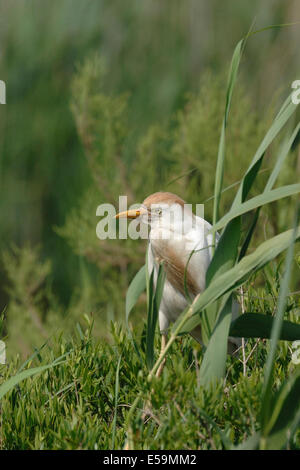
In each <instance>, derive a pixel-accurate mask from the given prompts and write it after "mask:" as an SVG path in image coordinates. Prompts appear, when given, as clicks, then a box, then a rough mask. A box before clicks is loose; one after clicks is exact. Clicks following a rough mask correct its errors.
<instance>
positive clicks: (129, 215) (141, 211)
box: [115, 207, 147, 219]
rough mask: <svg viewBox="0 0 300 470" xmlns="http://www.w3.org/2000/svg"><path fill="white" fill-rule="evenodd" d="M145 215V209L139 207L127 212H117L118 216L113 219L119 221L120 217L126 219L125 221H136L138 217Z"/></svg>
mask: <svg viewBox="0 0 300 470" xmlns="http://www.w3.org/2000/svg"><path fill="white" fill-rule="evenodd" d="M144 214H147V209H145V208H144V207H139V208H138V209H130V210H129V211H124V212H119V214H117V215H115V219H121V218H122V217H126V218H127V219H136V218H137V217H139V216H140V215H144Z"/></svg>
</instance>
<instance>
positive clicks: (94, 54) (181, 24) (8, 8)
mask: <svg viewBox="0 0 300 470" xmlns="http://www.w3.org/2000/svg"><path fill="white" fill-rule="evenodd" d="M0 6H1V9H0V12H1V16H0V18H1V28H0V39H1V42H0V44H1V53H0V78H1V80H4V81H5V82H6V87H7V104H6V105H5V106H4V105H3V106H1V113H0V185H1V186H0V187H1V198H0V240H1V252H2V255H1V264H0V278H1V282H0V309H1V311H2V310H4V312H5V317H6V320H5V325H6V326H5V328H6V330H5V333H6V334H8V341H10V344H11V349H10V350H11V351H12V352H14V351H18V352H20V353H21V354H23V355H24V354H27V353H29V352H30V351H31V349H32V347H33V346H38V345H39V344H40V342H41V341H42V339H41V338H43V337H44V338H46V337H47V335H48V334H50V333H51V331H52V330H53V328H56V327H57V326H59V325H63V326H65V327H66V328H67V325H68V322H70V324H72V322H73V321H74V319H75V318H77V317H78V318H79V317H80V315H83V314H84V313H89V312H93V314H94V316H95V319H96V330H97V331H98V332H99V334H105V331H106V325H107V322H108V321H110V320H111V319H114V318H119V317H122V315H123V314H124V295H125V290H126V286H127V285H128V282H129V281H130V279H131V278H132V276H133V274H134V272H135V271H136V270H137V269H138V267H139V266H140V265H141V264H142V262H143V256H144V255H143V253H144V248H145V245H144V243H143V242H140V241H137V242H135V243H133V242H132V241H130V240H129V241H110V242H108V241H106V242H101V241H99V240H98V239H97V238H96V234H95V229H96V224H97V222H98V220H97V218H96V215H95V213H96V207H97V205H99V204H101V203H102V202H113V203H114V204H117V203H118V196H119V194H127V195H128V197H129V203H133V202H141V201H142V200H143V199H144V197H146V196H147V195H148V194H149V193H150V192H154V191H157V190H160V189H162V190H164V189H165V190H170V191H174V192H178V193H179V194H180V195H181V196H182V197H184V198H186V199H187V200H188V201H189V202H193V203H195V202H204V201H205V200H206V199H207V198H209V197H210V196H211V195H212V194H213V181H214V171H215V162H216V155H217V154H216V152H217V146H218V138H219V130H220V125H221V119H222V112H223V109H224V92H225V89H226V74H227V72H228V67H229V64H230V60H231V56H232V53H233V50H234V47H235V45H236V43H237V42H238V40H239V39H240V38H241V37H242V36H244V35H245V34H246V33H247V32H248V30H249V28H250V27H251V25H252V24H253V23H254V29H259V28H263V27H265V26H268V25H271V24H281V23H290V22H296V21H300V3H299V1H297V0H285V1H282V0H265V1H264V2H261V1H259V0H253V1H252V2H247V1H241V0H227V1H226V2H220V1H217V0H210V1H207V0H206V1H205V0H185V1H182V0H181V1H179V0H164V1H158V0H144V1H141V0H127V1H126V2H125V1H124V0H114V1H113V2H112V1H109V0H85V1H84V2H83V1H81V0H59V1H58V0H1V1H0ZM299 44H300V26H299V25H297V26H292V27H286V28H278V29H272V30H269V31H265V32H263V33H261V34H257V35H255V36H252V37H251V38H250V39H249V40H248V43H247V46H246V51H245V55H244V58H243V62H242V67H241V73H240V77H239V82H238V86H237V90H236V92H235V97H234V104H233V111H232V114H231V115H232V118H231V122H230V128H229V139H228V140H229V144H228V152H227V166H226V168H225V172H226V175H225V186H226V185H229V184H232V183H234V182H236V181H237V180H238V179H239V177H240V175H242V171H243V169H245V168H246V167H247V162H249V161H250V158H251V156H252V154H253V151H255V149H256V147H257V146H258V144H259V142H260V138H261V137H262V136H263V133H264V130H266V129H267V127H268V122H269V121H270V119H271V116H272V113H273V111H274V110H276V109H277V108H278V106H279V105H280V104H281V103H282V100H283V98H284V97H285V96H286V95H287V94H288V92H289V91H290V87H291V83H292V82H293V81H294V80H296V79H299V78H300V77H299ZM297 74H298V75H297ZM275 151H276V148H275V149H274V152H275ZM251 152H252V153H251ZM297 152H298V151H297V149H296V150H295V151H294V153H293V155H292V156H291V158H290V159H289V160H288V162H289V163H288V166H287V167H286V168H285V170H284V173H283V176H282V178H284V179H286V181H287V182H289V183H292V182H295V181H298V180H299V171H300V163H299V161H300V159H299V154H298V153H297ZM272 156H273V155H272V152H271V153H270V152H269V154H268V156H267V157H268V158H267V159H266V169H267V168H268V167H270V165H271V163H272ZM266 173H267V171H266ZM183 174H184V175H185V176H184V177H183V178H181V179H179V180H177V181H175V182H174V183H172V181H173V180H174V179H175V178H177V176H180V175H183ZM263 177H264V173H263V174H262V178H263ZM170 182H171V184H168V183H170ZM226 194H228V196H226V197H227V199H226V197H225V198H224V207H226V204H227V205H228V204H229V202H230V200H231V197H232V194H233V193H232V192H231V193H230V192H228V193H226ZM210 204H211V201H210V203H208V205H207V207H206V208H205V214H206V215H207V218H208V220H210V216H211V207H212V206H211V205H210ZM281 204H282V203H278V204H273V205H272V206H271V208H270V212H269V213H268V214H266V213H263V214H262V216H261V217H262V222H261V234H262V233H263V235H262V236H265V235H269V234H271V233H272V231H273V232H277V231H279V230H282V229H284V228H287V227H289V226H290V224H291V219H290V214H289V211H288V210H287V209H286V207H284V208H283V207H281ZM12 244H14V245H15V248H14V250H13V251H11V246H12ZM16 247H18V248H16ZM24 247H25V248H24ZM37 247H38V249H37Z"/></svg>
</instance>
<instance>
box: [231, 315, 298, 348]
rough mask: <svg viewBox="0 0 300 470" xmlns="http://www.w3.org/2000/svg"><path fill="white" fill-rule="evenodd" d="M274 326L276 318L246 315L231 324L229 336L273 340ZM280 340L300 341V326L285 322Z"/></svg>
mask: <svg viewBox="0 0 300 470" xmlns="http://www.w3.org/2000/svg"><path fill="white" fill-rule="evenodd" d="M273 325H274V317H271V316H269V315H264V314H263V313H244V314H243V315H240V316H239V317H238V318H237V319H236V320H234V321H233V322H232V323H231V325H230V330H229V335H230V336H235V337H240V338H271V332H272V328H273ZM279 339H280V340H283V341H296V340H298V339H300V325H299V324H298V323H293V322H290V321H287V320H284V321H283V322H282V327H281V332H280V335H279Z"/></svg>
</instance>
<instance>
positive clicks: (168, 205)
mask: <svg viewBox="0 0 300 470" xmlns="http://www.w3.org/2000/svg"><path fill="white" fill-rule="evenodd" d="M186 207H187V206H186V205H185V201H184V200H183V199H181V197H179V196H177V195H176V194H173V193H169V192H157V193H154V194H151V195H150V196H148V197H147V198H146V199H145V200H144V201H143V203H142V204H141V206H140V207H138V208H137V209H130V210H128V211H124V212H120V213H119V214H117V215H116V218H117V219H119V218H121V217H126V218H128V219H137V218H140V219H141V221H142V222H144V223H148V224H150V226H151V228H154V227H164V228H166V227H169V229H171V230H174V229H175V230H176V227H177V226H178V225H180V226H181V227H182V221H183V214H184V211H186ZM187 210H188V213H189V214H191V215H192V211H191V210H189V209H187Z"/></svg>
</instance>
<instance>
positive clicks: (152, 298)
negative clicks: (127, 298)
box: [146, 264, 165, 369]
mask: <svg viewBox="0 0 300 470" xmlns="http://www.w3.org/2000/svg"><path fill="white" fill-rule="evenodd" d="M164 282H165V272H164V270H163V265H162V264H160V265H159V269H158V273H157V280H156V287H154V270H153V271H152V273H151V275H150V280H149V303H148V318H147V331H146V362H147V366H148V368H149V369H151V368H152V367H153V364H154V338H155V329H156V324H157V319H158V313H159V306H160V302H161V298H162V293H163V287H164Z"/></svg>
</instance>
